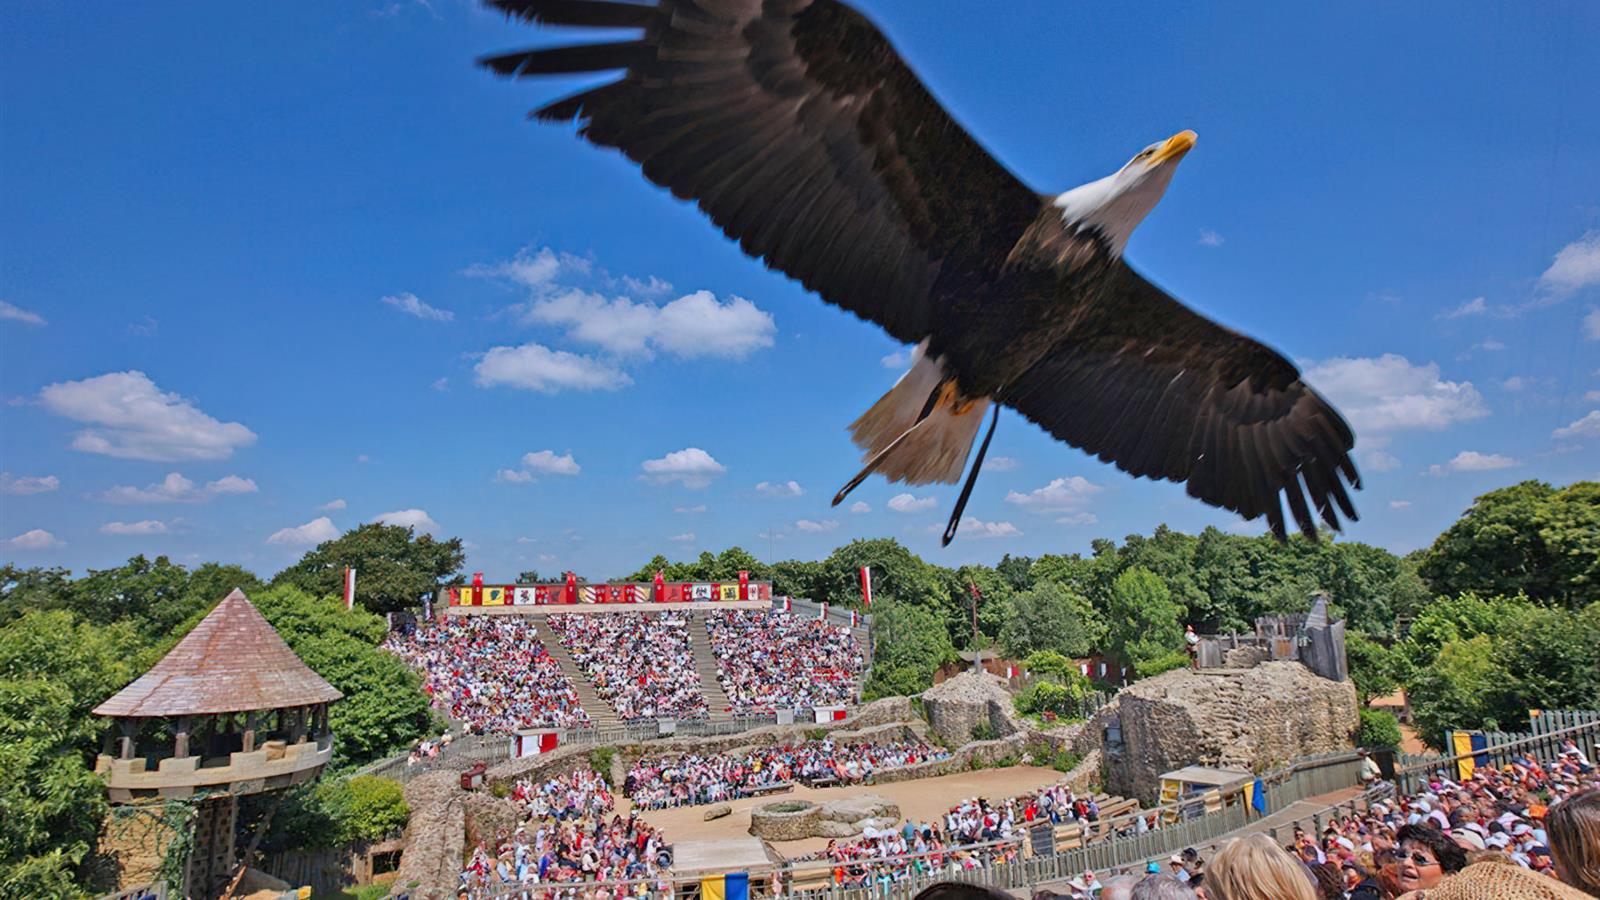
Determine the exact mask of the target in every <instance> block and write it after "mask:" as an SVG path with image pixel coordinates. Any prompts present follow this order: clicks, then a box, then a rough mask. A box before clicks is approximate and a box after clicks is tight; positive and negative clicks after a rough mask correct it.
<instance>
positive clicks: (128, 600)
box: [67, 555, 222, 640]
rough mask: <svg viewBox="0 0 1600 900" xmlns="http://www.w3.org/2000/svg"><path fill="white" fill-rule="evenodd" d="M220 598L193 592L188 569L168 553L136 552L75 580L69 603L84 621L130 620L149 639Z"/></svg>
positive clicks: (111, 621)
mask: <svg viewBox="0 0 1600 900" xmlns="http://www.w3.org/2000/svg"><path fill="white" fill-rule="evenodd" d="M221 599H222V598H221V597H211V598H209V600H207V598H203V597H198V596H196V595H194V594H191V593H190V591H189V572H188V570H187V569H185V568H184V567H183V566H180V565H178V564H177V563H174V562H172V561H171V560H169V559H167V558H166V557H165V556H158V557H156V558H155V559H153V560H151V559H146V558H145V557H144V556H142V555H141V556H135V557H133V558H132V559H130V560H128V561H127V563H126V564H124V565H121V566H118V567H116V568H114V569H90V570H89V574H87V575H85V576H84V577H82V578H79V579H78V580H77V581H74V582H72V588H71V590H70V591H69V592H68V598H67V603H68V605H69V606H70V607H71V608H72V609H73V611H75V612H76V613H77V614H78V615H79V616H82V617H83V619H84V620H85V621H88V622H93V623H96V624H102V625H109V624H111V623H113V622H129V623H131V624H132V625H133V626H134V628H136V629H138V631H139V633H140V634H141V635H143V636H144V637H145V638H146V639H150V640H155V639H159V638H161V637H165V636H167V635H169V634H171V633H172V630H173V629H174V628H177V627H178V626H180V625H182V624H183V623H184V622H185V621H187V620H188V619H189V618H191V617H192V616H194V614H195V613H196V612H198V611H199V610H201V609H206V608H209V606H210V605H214V604H215V603H216V602H217V601H218V600H221Z"/></svg>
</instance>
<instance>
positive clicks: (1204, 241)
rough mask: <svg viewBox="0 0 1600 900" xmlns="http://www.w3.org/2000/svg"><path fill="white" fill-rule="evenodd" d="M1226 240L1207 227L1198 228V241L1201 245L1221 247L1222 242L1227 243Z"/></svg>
mask: <svg viewBox="0 0 1600 900" xmlns="http://www.w3.org/2000/svg"><path fill="white" fill-rule="evenodd" d="M1227 240H1228V239H1227V238H1225V237H1223V236H1222V235H1220V234H1218V233H1216V232H1215V231H1212V230H1211V229H1209V228H1202V229H1200V241H1199V243H1200V246H1202V247H1221V246H1222V245H1223V244H1225V243H1227Z"/></svg>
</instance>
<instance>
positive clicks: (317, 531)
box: [267, 516, 339, 547]
mask: <svg viewBox="0 0 1600 900" xmlns="http://www.w3.org/2000/svg"><path fill="white" fill-rule="evenodd" d="M338 536H339V528H338V526H336V525H334V524H333V520H332V519H329V518H328V517H327V516H322V517H320V518H316V519H312V520H311V521H309V522H307V523H305V524H304V525H296V526H294V527H293V528H280V529H278V530H277V531H274V532H273V533H272V536H271V537H269V538H267V543H269V544H282V545H284V546H286V547H315V546H316V545H318V544H320V543H322V542H323V541H331V540H333V539H334V538H336V537H338Z"/></svg>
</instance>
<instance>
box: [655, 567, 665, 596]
mask: <svg viewBox="0 0 1600 900" xmlns="http://www.w3.org/2000/svg"><path fill="white" fill-rule="evenodd" d="M655 598H656V602H657V603H665V602H667V584H666V580H665V579H664V578H662V577H661V573H660V572H657V573H656V589H655Z"/></svg>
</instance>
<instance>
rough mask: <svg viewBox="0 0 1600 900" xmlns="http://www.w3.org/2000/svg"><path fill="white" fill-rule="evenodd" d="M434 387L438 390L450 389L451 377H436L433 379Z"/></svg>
mask: <svg viewBox="0 0 1600 900" xmlns="http://www.w3.org/2000/svg"><path fill="white" fill-rule="evenodd" d="M432 387H433V389H434V390H436V391H448V390H450V379H449V378H435V379H434V380H433V384H432Z"/></svg>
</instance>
